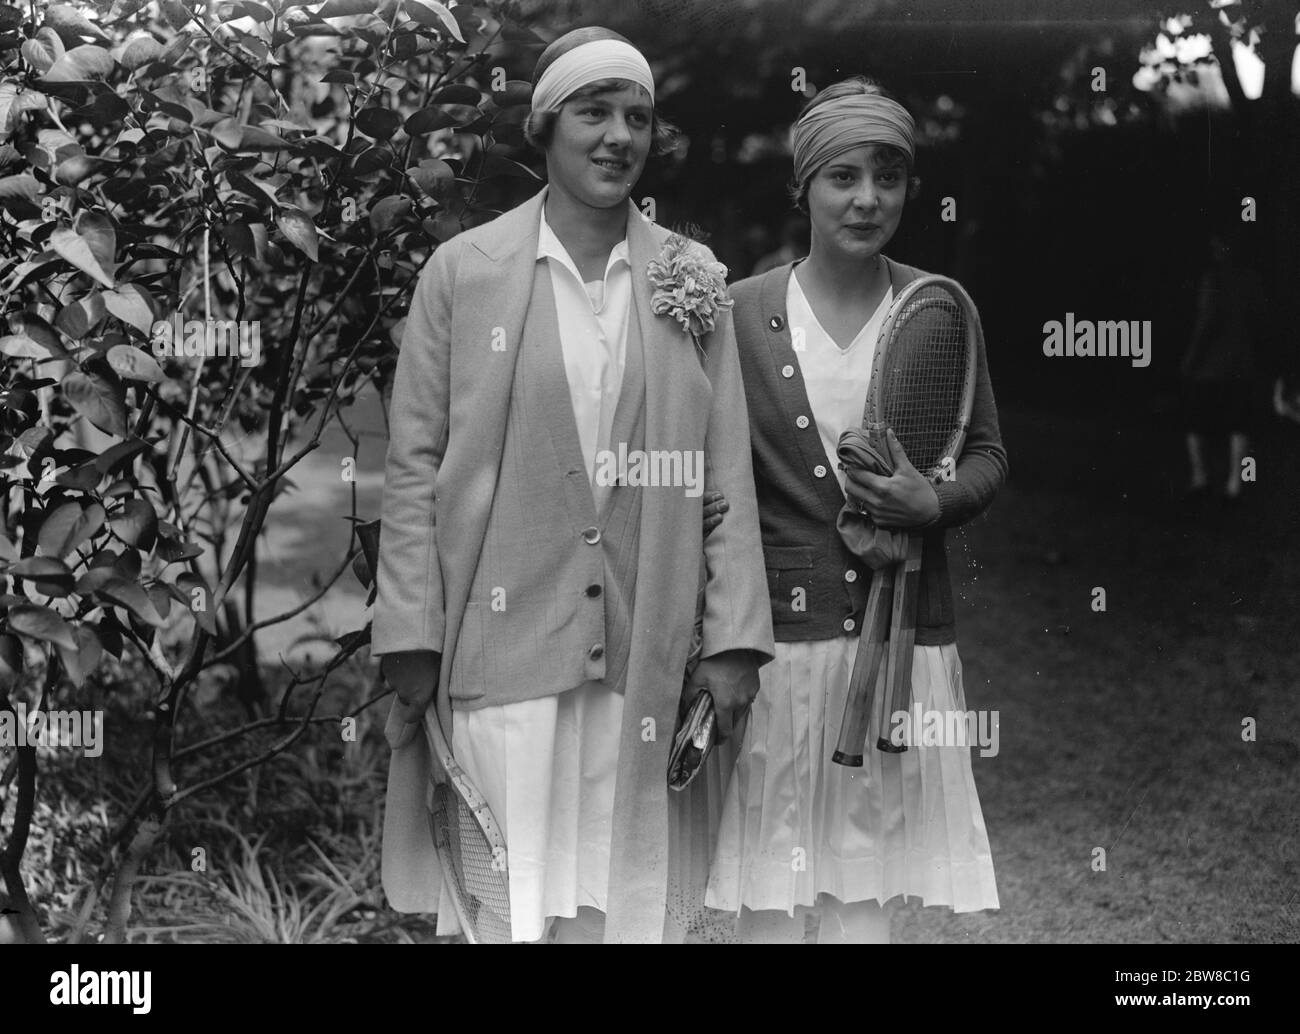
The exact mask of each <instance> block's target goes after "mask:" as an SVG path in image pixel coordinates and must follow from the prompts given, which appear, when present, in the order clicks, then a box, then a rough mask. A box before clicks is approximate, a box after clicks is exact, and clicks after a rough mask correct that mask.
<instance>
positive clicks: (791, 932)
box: [708, 79, 1007, 943]
mask: <svg viewBox="0 0 1300 1034" xmlns="http://www.w3.org/2000/svg"><path fill="white" fill-rule="evenodd" d="M793 146H794V162H795V181H794V184H793V190H794V192H795V194H796V200H797V203H798V206H799V208H800V209H801V210H804V211H806V212H807V213H808V214H809V216H810V218H811V221H812V252H811V254H810V255H809V257H808V258H807V259H806V260H804V261H802V262H798V263H792V264H788V265H785V266H781V267H778V268H776V269H773V270H771V271H770V272H768V273H765V274H763V275H762V276H757V277H752V278H750V279H748V280H745V281H742V282H741V283H739V284H736V285H735V286H734V288H733V289H732V293H733V297H734V299H735V309H734V318H735V326H736V337H737V341H738V344H739V348H740V357H741V369H742V374H743V377H744V381H745V394H746V398H747V401H748V404H749V416H750V438H751V445H752V449H753V458H754V476H755V480H756V483H757V492H758V503H759V516H760V522H761V526H762V536H763V550H764V555H765V562H766V566H767V578H768V589H769V595H770V602H771V606H772V618H773V625H774V628H775V632H776V639H777V644H776V650H777V655H776V659H775V660H774V661H773V662H772V663H771V664H769V665H767V666H766V667H765V668H763V670H762V673H761V689H760V691H759V694H758V697H757V700H756V701H755V703H754V708H753V712H752V715H751V719H750V722H749V724H748V728H747V730H746V733H745V739H744V743H743V744H742V746H741V753H740V756H739V758H738V760H737V762H736V768H735V770H734V772H733V775H732V779H731V783H730V787H729V790H728V798H727V801H726V805H725V809H724V814H723V819H722V827H721V832H720V839H719V844H718V847H717V850H716V852H715V856H714V864H713V867H712V873H711V877H710V883H709V899H708V903H709V904H710V905H711V906H713V907H715V908H721V909H726V910H729V911H732V912H737V913H739V933H740V937H741V939H742V941H769V942H770V941H800V940H802V939H803V935H804V919H805V916H806V915H807V913H808V911H809V910H814V911H815V912H816V913H818V914H819V915H820V918H821V924H820V932H819V935H818V936H819V941H820V942H821V943H834V942H836V941H839V942H844V941H849V942H858V943H861V942H883V941H887V940H888V938H889V914H888V911H887V910H886V909H885V908H884V905H885V904H886V903H887V902H888V901H890V900H891V899H892V898H894V897H897V896H898V895H904V896H910V897H917V898H919V899H920V900H921V901H922V902H923V903H924V904H927V905H945V906H948V907H951V908H952V909H954V910H955V911H959V912H963V911H972V910H976V909H983V908H996V907H998V897H997V889H996V885H995V881H994V876H993V863H992V857H991V855H990V852H989V845H988V835H987V833H986V831H985V828H984V819H983V815H982V814H981V811H980V805H979V797H978V795H977V793H976V790H975V782H974V777H973V774H972V771H971V763H970V752H969V748H965V747H955V746H925V745H923V744H918V743H915V742H914V745H913V746H912V747H911V748H910V749H908V750H907V751H906V752H905V753H901V754H883V753H881V752H879V751H877V750H875V749H869V750H868V751H867V752H866V754H867V757H866V762H865V767H863V768H857V769H855V768H844V767H840V766H838V765H836V764H834V763H833V762H832V761H831V754H832V751H833V748H834V745H835V741H836V737H837V735H838V731H839V726H840V720H841V717H842V716H843V713H844V703H845V699H846V696H847V693H848V685H849V679H850V675H851V672H852V669H853V660H854V656H855V652H856V648H857V644H858V639H859V633H860V626H861V623H862V620H863V611H864V609H865V604H866V599H867V592H868V589H869V587H870V580H871V571H870V569H869V568H867V567H866V566H865V565H864V564H863V563H862V562H861V561H860V560H859V559H858V558H857V557H856V556H855V555H854V554H853V553H851V552H850V551H849V550H848V549H847V548H846V547H845V545H844V544H843V542H842V541H841V539H840V536H839V534H838V533H837V531H836V516H837V515H838V513H839V511H840V509H841V508H842V507H843V506H844V504H845V492H846V491H847V493H848V496H849V499H850V500H851V501H852V502H853V503H854V504H855V505H856V506H858V507H859V508H862V509H864V510H865V511H866V512H868V513H869V514H870V516H871V518H872V520H873V521H874V523H875V524H876V525H877V526H879V527H883V528H898V529H904V528H906V529H913V530H921V531H922V533H923V535H924V552H923V558H922V584H921V589H920V593H919V601H918V613H917V622H916V625H917V628H916V648H915V651H916V652H915V659H914V662H913V669H912V688H913V699H914V701H915V702H916V703H919V704H920V705H921V706H922V708H923V709H924V710H925V711H931V710H935V711H940V712H951V711H960V712H964V711H965V710H966V702H965V694H964V692H963V690H962V681H961V662H960V660H959V659H958V656H957V648H956V642H955V632H954V626H953V613H952V590H951V586H950V583H949V577H948V569H947V559H946V553H945V547H944V531H945V529H947V528H949V527H953V526H955V525H959V524H962V523H964V522H966V521H968V520H970V519H971V518H973V517H975V516H976V515H977V514H979V513H980V512H981V511H983V510H984V509H985V508H986V507H987V506H988V504H989V503H990V501H991V500H992V498H993V496H994V494H995V493H996V492H997V490H998V488H999V486H1000V485H1001V484H1002V481H1003V479H1004V478H1005V476H1006V469H1007V464H1006V453H1005V451H1004V450H1003V448H1002V442H1001V438H1000V435H999V433H998V420H997V410H996V407H995V405H994V401H993V393H992V389H991V387H990V384H989V378H988V370H987V365H986V362H985V357H984V355H983V353H982V352H981V354H980V355H979V357H978V364H979V365H978V375H977V383H976V395H975V402H974V412H973V414H972V419H971V428H970V432H969V434H968V436H967V439H966V445H965V448H964V450H963V452H962V455H961V457H960V458H959V460H958V462H957V466H956V477H955V479H953V480H951V481H945V482H941V483H938V484H932V483H931V482H930V481H928V480H927V479H926V478H924V477H922V476H921V475H920V474H918V473H917V472H916V470H915V469H914V468H912V466H911V464H910V463H908V462H907V461H906V460H905V458H904V459H902V460H901V462H898V464H897V469H896V472H895V474H894V475H893V476H891V477H887V478H886V477H876V476H874V475H872V474H868V473H859V472H852V473H850V474H847V475H846V474H845V473H843V472H840V471H839V470H838V464H837V463H836V462H835V459H834V457H835V455H836V445H837V442H838V440H839V437H840V435H841V433H842V432H843V431H845V430H846V429H848V428H850V427H859V426H861V421H862V412H863V408H864V402H865V399H866V393H867V386H868V384H869V382H870V378H871V366H872V356H873V354H874V349H875V347H876V338H877V336H878V334H879V331H880V327H881V325H882V324H883V322H884V318H885V314H886V312H887V311H888V309H889V305H890V302H891V300H892V298H893V297H894V296H895V294H896V293H897V292H898V291H899V290H900V288H901V287H902V286H903V285H904V284H906V283H907V282H908V281H910V280H912V279H914V278H916V277H917V276H919V275H921V273H920V271H918V270H915V269H912V268H911V267H908V266H903V265H900V264H899V263H896V262H892V261H890V260H889V259H887V258H885V256H884V255H883V254H882V249H883V248H884V247H885V245H886V244H887V243H888V242H889V240H890V238H891V237H892V236H893V234H894V232H895V230H896V229H897V228H898V224H899V220H900V218H901V216H902V211H903V206H904V202H905V200H906V199H907V198H908V197H909V196H911V195H912V194H914V192H915V189H916V186H917V181H916V179H915V178H914V177H913V175H912V168H913V123H912V119H911V117H910V116H909V115H908V113H907V112H906V110H905V109H903V108H902V106H901V105H899V104H898V103H896V102H895V101H893V100H892V99H890V98H888V97H887V96H886V95H884V94H883V93H882V91H881V90H880V88H879V87H878V86H876V85H875V84H874V83H871V82H870V81H868V80H865V79H851V80H848V81H845V82H842V83H838V84H836V85H834V86H832V87H829V88H827V89H826V90H825V91H823V92H822V93H821V94H819V95H818V96H817V97H816V98H815V99H814V100H812V101H811V102H810V103H809V104H808V105H807V106H806V107H805V109H804V111H803V113H802V114H801V115H800V118H799V120H798V122H797V123H796V125H795V128H794V132H793ZM894 447H895V449H896V450H897V445H896V443H895V446H894ZM899 452H901V450H898V451H897V452H896V453H895V459H896V460H899V458H900V457H899V454H898V453H899ZM846 479H847V480H846ZM882 674H883V672H882Z"/></svg>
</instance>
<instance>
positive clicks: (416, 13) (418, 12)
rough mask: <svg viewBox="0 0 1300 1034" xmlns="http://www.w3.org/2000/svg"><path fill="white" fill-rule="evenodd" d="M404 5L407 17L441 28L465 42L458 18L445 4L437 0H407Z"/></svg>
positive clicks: (459, 40) (434, 27)
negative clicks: (454, 16) (453, 15)
mask: <svg viewBox="0 0 1300 1034" xmlns="http://www.w3.org/2000/svg"><path fill="white" fill-rule="evenodd" d="M403 6H404V7H405V9H406V14H407V17H409V18H411V19H413V20H414V21H417V22H419V23H420V24H421V25H426V26H428V27H429V28H431V29H439V30H441V31H442V32H445V33H446V34H447V35H448V36H450V37H451V38H452V39H454V40H456V41H457V42H459V43H464V42H465V37H464V36H462V35H461V32H460V26H459V25H457V24H456V19H455V18H453V17H452V16H451V11H449V10H448V9H447V8H446V6H444V5H443V4H440V3H436V2H435V0H406V2H405V4H404V5H403Z"/></svg>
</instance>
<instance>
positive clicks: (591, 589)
mask: <svg viewBox="0 0 1300 1034" xmlns="http://www.w3.org/2000/svg"><path fill="white" fill-rule="evenodd" d="M602 591H603V590H602V589H601V587H600V586H599V585H588V586H587V595H588V596H589V597H590V598H591V599H593V600H594V599H595V598H596V597H597V596H599V595H600V594H601V592H602Z"/></svg>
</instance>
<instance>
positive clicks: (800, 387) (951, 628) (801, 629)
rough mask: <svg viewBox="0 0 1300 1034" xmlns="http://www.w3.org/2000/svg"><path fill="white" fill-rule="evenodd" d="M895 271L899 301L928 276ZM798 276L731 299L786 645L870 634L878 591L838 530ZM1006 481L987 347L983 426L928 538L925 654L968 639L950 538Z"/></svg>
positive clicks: (976, 424) (922, 612)
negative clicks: (962, 628) (958, 620)
mask: <svg viewBox="0 0 1300 1034" xmlns="http://www.w3.org/2000/svg"><path fill="white" fill-rule="evenodd" d="M886 262H887V263H888V267H889V274H890V281H891V283H892V285H893V289H894V294H895V296H897V294H898V292H899V291H900V290H901V289H902V287H903V286H904V285H905V284H907V283H908V282H909V281H911V280H914V279H916V277H918V276H922V275H924V274H923V273H922V272H921V271H920V270H918V269H914V268H912V267H911V266H904V265H901V264H899V263H897V262H891V261H889V260H888V259H886ZM793 268H794V265H793V264H789V265H785V266H779V267H777V268H776V269H773V270H771V271H769V272H767V273H764V274H762V275H761V276H756V277H750V278H749V279H748V280H742V281H740V282H739V283H737V284H734V285H733V286H732V288H731V294H732V297H733V298H734V299H735V302H736V305H735V309H734V310H733V316H734V323H735V328H736V341H737V344H738V345H739V349H740V367H741V372H742V374H743V376H744V381H745V397H746V400H747V403H748V406H749V429H750V442H751V446H752V449H753V457H754V480H755V482H756V484H757V489H758V510H759V522H760V524H761V527H762V533H763V553H764V558H765V563H766V565H767V583H768V594H769V596H770V598H771V599H770V602H771V605H772V624H773V628H774V631H775V633H776V638H777V641H778V642H790V641H793V640H811V639H831V638H833V637H835V636H840V635H857V634H859V630H860V628H861V625H862V617H863V611H864V609H865V607H866V602H867V590H868V589H869V588H870V584H871V570H870V568H868V567H866V566H865V565H864V564H863V563H862V562H861V561H860V560H858V558H857V557H856V556H854V555H853V554H852V553H850V552H849V550H848V549H847V548H846V547H845V545H844V543H843V542H842V541H841V540H840V536H839V533H838V532H837V531H836V529H835V518H836V516H837V515H838V513H839V511H840V508H841V507H842V506H843V505H844V493H843V491H842V490H841V489H840V486H839V481H838V479H837V478H836V477H835V470H836V459H835V457H830V456H827V455H826V450H825V449H823V448H822V443H821V437H820V436H819V434H818V432H817V422H816V421H815V420H814V419H813V418H812V409H811V407H810V406H809V404H808V394H807V392H806V390H805V389H804V381H803V375H802V373H801V372H800V369H799V361H798V359H796V358H795V353H794V349H793V347H792V346H791V342H790V326H789V322H790V321H789V316H788V314H787V313H786V307H785V299H786V290H787V288H788V287H789V283H790V274H791V271H792V270H793ZM863 401H864V403H865V398H864V400H863ZM803 418H806V419H803ZM1006 475H1007V454H1006V450H1005V449H1003V447H1002V438H1001V435H1000V434H999V432H998V412H997V406H996V405H995V403H994V401H993V388H992V385H990V383H989V373H988V364H987V361H986V359H985V355H984V349H983V347H982V346H981V348H980V351H979V356H978V370H977V372H976V379H975V401H974V406H973V410H972V412H971V426H970V431H969V433H968V434H967V436H966V444H965V447H964V448H963V450H962V454H961V457H960V458H959V459H958V461H957V468H956V477H955V479H954V480H952V481H944V482H941V483H939V484H938V485H936V486H935V492H936V493H937V494H938V496H939V515H938V517H937V518H936V519H935V520H933V521H932V522H931V523H930V524H928V525H926V527H925V529H924V549H923V552H922V555H921V584H920V592H919V594H918V597H919V598H918V603H917V616H916V643H917V645H918V646H935V645H939V644H942V643H951V642H954V641H955V640H956V627H955V624H954V621H953V605H952V585H951V582H950V579H949V576H948V557H947V550H946V548H945V546H944V529H946V528H950V527H953V526H955V525H959V524H964V523H965V522H966V521H969V520H970V519H971V518H973V517H975V516H976V515H978V514H979V513H981V512H983V511H984V509H986V508H987V507H988V505H989V503H990V502H991V501H992V500H993V496H994V495H995V494H996V493H997V490H998V488H999V487H1000V486H1001V484H1002V482H1003V481H1004V480H1005V478H1006ZM799 589H802V590H803V592H802V593H800V592H798V591H796V590H799Z"/></svg>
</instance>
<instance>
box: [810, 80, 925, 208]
mask: <svg viewBox="0 0 1300 1034" xmlns="http://www.w3.org/2000/svg"><path fill="white" fill-rule="evenodd" d="M837 97H884V98H885V99H886V100H891V101H894V102H896V103H897V102H898V98H897V97H895V96H894V95H893V94H892V93H890V92H889V91H888V90H886V89H885V88H884V87H883V86H881V85H880V84H879V83H878V82H876V80H874V79H871V78H869V77H868V76H865V75H855V76H852V77H851V78H849V79H844V80H841V81H840V82H838V83H834V84H832V85H830V86H828V87H826V89H824V90H822V91H821V92H820V93H819V94H817V96H816V97H814V98H813V99H812V100H810V101H809V102H808V103H807V104H805V105H804V106H803V108H802V110H800V112H799V118H803V117H804V116H805V115H807V114H808V112H810V111H813V110H814V109H816V108H817V107H818V106H819V105H822V104H825V103H826V102H827V101H832V100H835V99H836V98H837ZM796 121H798V119H796ZM875 161H876V168H877V169H880V168H897V167H898V166H902V168H903V170H904V172H905V174H906V175H907V200H909V201H911V200H912V199H913V198H914V197H916V196H917V195H918V194H919V193H920V192H921V178H920V177H919V176H917V175H916V173H915V172H914V171H913V170H914V165H913V162H912V159H911V158H909V157H908V155H907V152H906V151H904V150H903V149H902V148H901V147H895V146H894V145H893V144H878V145H877V146H876V151H875ZM816 174H817V170H816V169H814V170H813V171H812V172H811V173H810V174H809V175H808V177H807V179H805V180H804V181H803V182H802V183H800V182H799V181H798V180H797V179H792V180H791V181H790V184H789V186H788V187H787V188H786V189H787V190H788V192H789V194H790V200H791V201H792V202H794V207H795V208H797V209H799V211H801V212H802V213H803V214H804V215H807V214H808V183H809V181H810V180H811V179H812V178H813V176H815V175H816Z"/></svg>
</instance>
